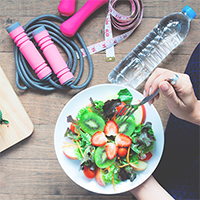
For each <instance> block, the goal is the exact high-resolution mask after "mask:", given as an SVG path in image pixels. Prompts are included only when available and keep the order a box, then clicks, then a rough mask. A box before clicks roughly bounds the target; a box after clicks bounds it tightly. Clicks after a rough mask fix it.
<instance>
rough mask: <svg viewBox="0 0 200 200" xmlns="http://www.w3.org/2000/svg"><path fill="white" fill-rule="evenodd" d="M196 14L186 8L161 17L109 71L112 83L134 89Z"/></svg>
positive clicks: (176, 42)
mask: <svg viewBox="0 0 200 200" xmlns="http://www.w3.org/2000/svg"><path fill="white" fill-rule="evenodd" d="M195 17H196V13H195V12H194V10H193V9H192V8H190V7H189V6H185V7H184V8H183V10H182V12H178V13H173V14H170V15H168V16H166V17H164V18H163V19H162V20H161V21H160V22H159V23H158V24H157V25H156V26H155V27H154V29H153V30H152V31H151V32H150V33H149V34H148V35H147V36H146V37H145V38H144V39H143V40H142V41H141V42H140V43H139V44H138V45H137V46H136V47H135V48H134V49H133V50H132V51H131V52H130V53H128V54H127V55H126V56H125V58H124V59H123V60H122V61H121V62H120V63H119V64H118V65H117V66H116V67H115V68H114V69H113V70H112V71H111V72H110V74H109V75H108V80H109V81H110V82H111V83H116V84H121V85H129V86H131V87H133V88H137V87H138V86H139V85H140V84H141V83H142V82H143V81H144V80H145V79H146V78H147V77H148V76H149V75H150V73H151V72H152V71H153V70H154V69H155V68H156V67H157V65H158V64H159V63H160V62H162V60H163V59H164V58H165V57H166V56H167V55H168V54H169V53H170V52H171V51H172V50H173V49H175V48H176V47H177V46H178V45H179V44H180V43H181V42H182V41H183V40H184V39H185V37H186V36H187V33H188V31H189V27H190V21H191V20H192V19H194V18H195Z"/></svg>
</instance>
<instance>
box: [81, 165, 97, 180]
mask: <svg viewBox="0 0 200 200" xmlns="http://www.w3.org/2000/svg"><path fill="white" fill-rule="evenodd" d="M83 173H84V174H85V176H86V177H87V178H90V179H92V178H94V177H95V175H96V170H91V169H90V168H89V167H88V166H86V165H85V166H84V170H83Z"/></svg>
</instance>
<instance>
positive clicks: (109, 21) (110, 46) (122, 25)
mask: <svg viewBox="0 0 200 200" xmlns="http://www.w3.org/2000/svg"><path fill="white" fill-rule="evenodd" d="M117 2H118V0H110V1H109V3H108V14H107V16H106V20H105V41H102V42H99V43H96V44H93V45H90V46H88V47H87V48H88V50H89V53H90V55H91V54H94V53H97V52H100V51H103V50H105V49H106V61H108V62H110V61H115V52H114V46H115V45H116V44H118V43H119V42H121V41H123V40H125V39H127V38H128V37H129V36H130V35H131V34H132V33H133V31H134V30H135V29H136V28H137V27H138V26H139V24H140V23H141V21H142V17H143V4H142V1H141V0H129V2H130V4H131V14H130V15H129V16H125V15H122V14H120V13H119V12H117V11H116V10H115V7H116V4H117ZM112 26H113V27H114V28H115V29H117V30H120V31H127V32H125V33H123V34H121V35H119V36H116V37H113V33H112ZM81 52H82V55H83V57H85V56H86V53H85V50H84V49H81Z"/></svg>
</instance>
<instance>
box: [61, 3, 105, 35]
mask: <svg viewBox="0 0 200 200" xmlns="http://www.w3.org/2000/svg"><path fill="white" fill-rule="evenodd" d="M107 2H108V0H88V1H87V2H86V3H85V5H84V6H83V7H82V8H81V9H80V10H79V11H78V12H77V13H76V14H74V15H73V16H72V17H70V18H69V19H68V20H66V21H65V22H63V23H62V24H61V25H60V30H61V32H62V33H63V34H64V35H65V36H67V37H73V36H74V35H75V33H76V32H77V30H78V29H79V27H80V26H81V25H82V24H83V22H84V21H85V20H86V19H87V18H88V17H89V16H90V15H91V14H92V13H93V12H94V11H96V10H97V9H98V8H100V7H101V6H103V5H104V4H105V3H107Z"/></svg>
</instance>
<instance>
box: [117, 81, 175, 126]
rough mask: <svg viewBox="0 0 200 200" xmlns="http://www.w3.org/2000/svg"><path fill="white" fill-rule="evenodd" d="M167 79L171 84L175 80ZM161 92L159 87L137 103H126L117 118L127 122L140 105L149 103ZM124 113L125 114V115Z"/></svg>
mask: <svg viewBox="0 0 200 200" xmlns="http://www.w3.org/2000/svg"><path fill="white" fill-rule="evenodd" d="M166 81H168V82H169V83H170V84H172V81H174V79H173V78H168V79H166ZM159 92H160V89H159V88H158V89H157V90H156V91H155V92H154V93H153V94H151V95H149V96H147V97H145V98H144V99H142V101H140V103H138V104H135V105H125V106H124V107H123V108H122V109H121V111H120V112H119V113H118V114H117V115H116V118H118V119H119V120H120V119H121V120H123V121H124V122H125V121H126V120H127V119H128V118H129V117H130V116H131V115H132V114H133V113H134V112H135V111H136V110H137V109H138V107H139V106H141V105H143V104H145V103H147V102H148V101H150V100H151V99H153V98H154V97H155V96H156V95H157V94H158V93H159ZM123 114H125V115H123ZM125 117H126V118H125Z"/></svg>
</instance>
